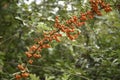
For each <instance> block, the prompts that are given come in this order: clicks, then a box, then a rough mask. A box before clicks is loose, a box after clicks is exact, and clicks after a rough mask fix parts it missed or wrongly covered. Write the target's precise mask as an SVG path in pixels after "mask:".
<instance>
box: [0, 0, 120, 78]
mask: <svg viewBox="0 0 120 80" xmlns="http://www.w3.org/2000/svg"><path fill="white" fill-rule="evenodd" d="M31 1H32V0H31ZM38 1H41V3H39V4H38ZM88 1H89V0H86V2H85V0H62V1H61V0H35V1H34V0H33V1H32V2H31V3H30V4H28V3H29V0H1V1H0V80H13V75H14V73H16V72H17V70H18V69H17V67H16V66H17V64H18V63H20V62H23V63H24V62H26V57H25V55H24V52H25V51H26V50H27V48H28V47H29V46H30V45H33V44H34V39H36V38H39V39H41V38H42V33H43V31H44V30H45V31H47V30H52V28H53V24H54V18H55V16H56V15H59V16H60V18H61V21H62V19H69V18H70V17H71V16H73V15H79V14H80V13H81V12H85V11H86V10H88V9H90V7H89V2H88ZM104 1H106V2H107V3H110V4H111V7H112V9H113V10H112V12H110V13H105V12H104V11H103V12H102V14H103V16H96V17H95V18H94V19H93V20H89V21H87V22H86V24H85V25H84V26H83V27H81V28H80V31H81V34H80V35H79V38H78V39H76V40H75V41H70V40H69V39H67V38H66V37H63V38H62V41H61V42H59V43H57V42H56V41H55V42H53V43H51V45H52V48H49V49H44V50H43V51H42V53H41V54H42V58H40V59H38V60H36V61H35V62H34V63H33V64H32V65H28V66H29V69H30V72H31V75H30V79H28V80H40V79H41V80H120V11H119V10H120V6H118V4H120V1H119V0H104Z"/></svg>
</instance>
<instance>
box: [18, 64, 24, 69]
mask: <svg viewBox="0 0 120 80" xmlns="http://www.w3.org/2000/svg"><path fill="white" fill-rule="evenodd" d="M17 67H18V69H20V70H24V69H25V68H24V67H23V65H20V64H19V65H18V66H17Z"/></svg>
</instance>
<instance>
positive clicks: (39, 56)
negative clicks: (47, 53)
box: [33, 54, 41, 58]
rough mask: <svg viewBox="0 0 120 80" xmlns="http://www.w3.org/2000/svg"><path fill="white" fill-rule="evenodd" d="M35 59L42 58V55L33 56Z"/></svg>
mask: <svg viewBox="0 0 120 80" xmlns="http://www.w3.org/2000/svg"><path fill="white" fill-rule="evenodd" d="M33 57H34V58H41V55H40V54H33Z"/></svg>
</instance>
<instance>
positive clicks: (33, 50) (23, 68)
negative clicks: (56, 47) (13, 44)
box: [15, 0, 112, 80]
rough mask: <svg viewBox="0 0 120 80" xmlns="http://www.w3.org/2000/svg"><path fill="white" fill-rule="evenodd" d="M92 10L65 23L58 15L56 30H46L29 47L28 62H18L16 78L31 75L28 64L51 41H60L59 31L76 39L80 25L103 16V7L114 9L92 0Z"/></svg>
mask: <svg viewBox="0 0 120 80" xmlns="http://www.w3.org/2000/svg"><path fill="white" fill-rule="evenodd" d="M90 4H91V10H89V11H87V12H85V13H81V15H80V16H79V17H77V16H73V17H71V18H70V19H69V20H66V21H65V23H64V24H61V23H60V20H59V17H58V16H56V18H55V24H54V28H55V29H54V30H52V31H49V32H44V33H43V36H44V38H43V39H42V40H39V41H37V44H34V45H33V46H31V47H30V48H29V50H28V51H27V52H25V55H26V57H27V60H28V61H27V63H26V64H25V63H24V64H18V69H19V70H20V73H18V74H16V75H15V78H16V80H20V79H21V78H27V77H28V76H29V72H28V70H27V69H28V68H27V64H32V63H33V62H34V60H35V59H39V58H41V54H40V52H41V51H42V49H44V48H50V47H51V46H50V45H49V43H50V42H52V41H53V40H56V41H57V42H60V41H61V40H60V37H62V34H60V33H59V32H63V33H65V34H66V36H67V37H68V38H69V39H70V40H74V39H76V38H77V37H78V35H79V34H80V32H79V31H77V28H78V27H81V26H83V25H84V24H85V22H86V21H87V20H89V19H93V18H94V16H95V15H98V16H101V15H102V13H101V12H100V10H101V9H104V11H105V12H110V11H111V10H112V9H111V7H110V5H109V4H106V3H105V2H104V1H103V0H90Z"/></svg>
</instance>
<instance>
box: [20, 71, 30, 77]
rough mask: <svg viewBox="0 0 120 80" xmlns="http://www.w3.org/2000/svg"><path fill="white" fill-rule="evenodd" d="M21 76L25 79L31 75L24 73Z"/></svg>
mask: <svg viewBox="0 0 120 80" xmlns="http://www.w3.org/2000/svg"><path fill="white" fill-rule="evenodd" d="M21 76H22V77H24V78H26V77H28V76H29V73H27V72H24V73H22V74H21Z"/></svg>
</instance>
